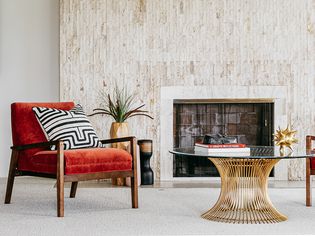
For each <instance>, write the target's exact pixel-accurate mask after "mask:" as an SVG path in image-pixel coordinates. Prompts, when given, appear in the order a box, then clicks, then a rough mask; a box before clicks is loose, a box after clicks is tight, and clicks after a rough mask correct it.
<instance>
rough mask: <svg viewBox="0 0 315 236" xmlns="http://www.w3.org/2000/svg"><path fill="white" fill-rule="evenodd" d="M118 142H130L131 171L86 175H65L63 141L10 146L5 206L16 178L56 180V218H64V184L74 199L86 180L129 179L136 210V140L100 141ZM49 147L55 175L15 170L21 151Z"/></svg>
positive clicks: (133, 205) (9, 200) (131, 138)
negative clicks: (53, 151)
mask: <svg viewBox="0 0 315 236" xmlns="http://www.w3.org/2000/svg"><path fill="white" fill-rule="evenodd" d="M118 142H130V154H131V155H132V170H130V171H112V172H97V173H88V174H71V175H65V174H64V170H65V166H64V149H63V141H50V142H42V143H34V144H28V145H21V146H12V147H11V149H12V155H11V162H10V167H9V174H8V180H7V189H6V195H5V201H4V203H5V204H9V203H10V202H11V196H12V190H13V184H14V179H15V177H16V176H38V177H46V178H53V179H56V180H57V216H58V217H63V216H64V183H65V182H72V183H71V190H70V198H74V197H75V195H76V191H77V187H78V182H79V181H86V180H97V179H108V178H118V177H121V178H125V177H131V202H132V208H138V178H137V140H136V138H135V137H123V138H115V139H106V140H101V143H103V144H110V143H118ZM51 145H56V146H57V173H56V174H46V173H35V172H29V171H19V170H18V169H17V165H18V158H19V153H20V152H21V151H23V150H27V149H32V148H46V147H50V146H51Z"/></svg>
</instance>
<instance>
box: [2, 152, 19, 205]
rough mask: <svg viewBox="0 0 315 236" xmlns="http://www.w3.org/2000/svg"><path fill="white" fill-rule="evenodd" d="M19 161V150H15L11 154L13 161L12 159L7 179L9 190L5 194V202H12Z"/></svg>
mask: <svg viewBox="0 0 315 236" xmlns="http://www.w3.org/2000/svg"><path fill="white" fill-rule="evenodd" d="M17 163H18V151H15V150H13V151H12V154H11V161H10V167H9V174H8V180H7V190H6V194H5V200H4V203H5V204H9V203H10V202H11V196H12V190H13V184H14V178H15V171H16V168H17Z"/></svg>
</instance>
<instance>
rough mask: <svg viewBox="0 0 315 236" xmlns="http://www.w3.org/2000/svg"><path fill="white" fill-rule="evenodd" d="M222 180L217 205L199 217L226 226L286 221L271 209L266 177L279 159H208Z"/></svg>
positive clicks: (285, 218)
mask: <svg viewBox="0 0 315 236" xmlns="http://www.w3.org/2000/svg"><path fill="white" fill-rule="evenodd" d="M209 160H211V161H212V162H213V163H214V165H215V166H216V167H217V169H218V171H219V173H220V176H221V193H220V196H219V199H218V200H217V202H216V204H215V205H214V206H213V207H212V208H211V209H210V210H208V211H207V212H205V213H204V214H203V215H202V216H201V217H202V218H204V219H207V220H212V221H219V222H225V223H243V224H244V223H247V224H248V223H254V224H257V223H276V222H281V221H285V220H287V217H286V216H284V215H283V214H281V213H280V212H278V211H277V210H276V209H275V208H274V206H273V205H272V203H271V201H270V199H269V197H268V193H267V187H268V176H269V174H270V171H271V169H272V167H273V166H274V165H275V164H276V163H277V162H278V161H279V159H278V160H277V159H235V158H209Z"/></svg>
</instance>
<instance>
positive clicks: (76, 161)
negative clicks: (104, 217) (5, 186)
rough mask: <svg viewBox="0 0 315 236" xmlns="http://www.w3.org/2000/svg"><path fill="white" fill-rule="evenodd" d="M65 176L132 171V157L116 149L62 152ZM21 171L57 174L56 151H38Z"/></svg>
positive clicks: (87, 149) (86, 149)
mask: <svg viewBox="0 0 315 236" xmlns="http://www.w3.org/2000/svg"><path fill="white" fill-rule="evenodd" d="M64 161H65V174H66V175H71V174H86V173H93V172H106V171H108V172H110V171H128V170H131V169H132V156H131V155H130V154H129V153H128V152H127V151H124V150H121V149H116V148H84V149H71V150H65V151H64ZM28 163H29V164H28V165H27V166H25V167H24V168H23V169H22V170H24V171H32V172H37V173H48V174H56V173H57V151H50V150H49V151H39V152H37V153H36V154H35V155H33V156H32V157H31V158H30V159H29V161H28Z"/></svg>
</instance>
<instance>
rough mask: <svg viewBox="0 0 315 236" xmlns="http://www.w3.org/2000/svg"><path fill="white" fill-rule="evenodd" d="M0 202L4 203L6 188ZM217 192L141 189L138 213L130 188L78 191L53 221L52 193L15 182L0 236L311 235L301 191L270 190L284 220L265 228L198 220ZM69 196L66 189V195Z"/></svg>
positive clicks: (312, 220)
mask: <svg viewBox="0 0 315 236" xmlns="http://www.w3.org/2000/svg"><path fill="white" fill-rule="evenodd" d="M0 187H1V199H4V189H5V186H4V184H1V185H0ZM219 192H220V189H217V188H216V189H210V188H209V189H207V188H166V189H158V188H140V189H139V203H140V204H139V205H140V207H139V209H131V203H130V190H129V189H128V188H104V189H102V188H79V189H78V192H77V197H76V198H75V199H70V198H68V197H66V199H65V217H64V218H57V217H56V201H55V199H56V198H55V196H56V189H54V188H53V186H50V185H47V184H46V185H42V184H37V185H36V184H30V185H27V184H24V185H21V184H18V185H17V186H15V189H14V193H13V197H12V204H9V205H4V204H2V203H1V204H0V235H33V236H35V235H76V236H78V235H119V234H128V235H139V234H140V235H156V234H158V235H160V234H179V235H183V234H314V233H315V206H314V207H310V208H307V207H305V205H304V199H305V192H304V189H301V188H299V189H273V188H272V189H270V190H269V193H270V197H271V200H272V202H273V203H274V205H275V206H276V208H277V209H278V210H279V211H281V212H282V213H283V214H285V215H287V216H288V218H289V219H288V220H287V221H286V222H282V223H277V224H268V225H243V224H241V225H238V224H225V223H216V222H211V221H207V220H204V219H202V218H200V215H201V214H202V213H203V212H204V211H206V210H208V209H209V208H210V207H211V206H212V205H213V204H214V203H215V201H216V199H217V197H218V194H219ZM65 193H66V195H67V196H68V193H69V189H66V191H65Z"/></svg>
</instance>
